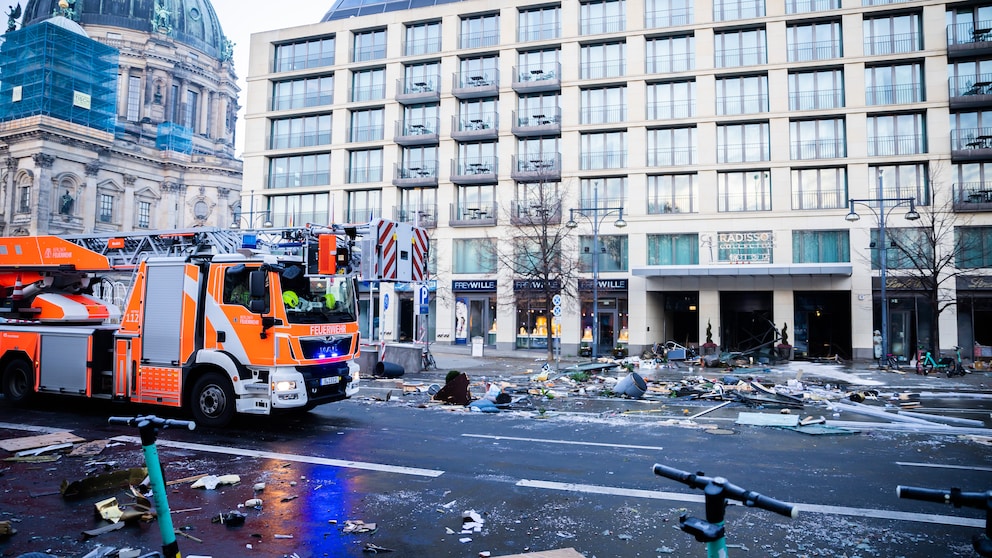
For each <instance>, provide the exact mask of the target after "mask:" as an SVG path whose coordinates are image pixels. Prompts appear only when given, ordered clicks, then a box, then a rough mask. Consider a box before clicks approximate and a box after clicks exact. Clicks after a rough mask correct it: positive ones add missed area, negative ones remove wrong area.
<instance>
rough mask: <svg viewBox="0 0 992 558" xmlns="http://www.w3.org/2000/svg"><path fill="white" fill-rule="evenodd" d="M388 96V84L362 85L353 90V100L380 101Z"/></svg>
mask: <svg viewBox="0 0 992 558" xmlns="http://www.w3.org/2000/svg"><path fill="white" fill-rule="evenodd" d="M385 98H386V84H385V83H377V84H374V85H361V86H358V87H355V88H353V89H352V90H351V100H352V101H353V102H362V101H379V100H382V99H385Z"/></svg>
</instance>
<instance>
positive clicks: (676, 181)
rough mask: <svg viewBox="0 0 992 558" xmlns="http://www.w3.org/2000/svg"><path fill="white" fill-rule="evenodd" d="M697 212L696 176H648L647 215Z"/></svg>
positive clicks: (697, 188) (697, 191)
mask: <svg viewBox="0 0 992 558" xmlns="http://www.w3.org/2000/svg"><path fill="white" fill-rule="evenodd" d="M698 212H699V177H698V176H697V175H696V174H659V175H655V176H648V214H659V213H698Z"/></svg>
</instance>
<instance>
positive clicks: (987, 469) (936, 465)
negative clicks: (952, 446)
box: [896, 461, 992, 472]
mask: <svg viewBox="0 0 992 558" xmlns="http://www.w3.org/2000/svg"><path fill="white" fill-rule="evenodd" d="M896 465H902V466H903V467H932V468H934V469H961V470H964V471H984V472H992V467H973V466H968V465H941V464H940V463H912V462H909V461H896Z"/></svg>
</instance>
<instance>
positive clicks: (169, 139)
mask: <svg viewBox="0 0 992 558" xmlns="http://www.w3.org/2000/svg"><path fill="white" fill-rule="evenodd" d="M155 148H156V149H159V150H161V151H175V152H177V153H185V154H187V155H189V154H190V153H192V152H193V130H191V129H189V128H187V127H185V126H180V125H179V124H176V123H174V122H163V123H161V124H159V125H158V134H157V135H156V137H155Z"/></svg>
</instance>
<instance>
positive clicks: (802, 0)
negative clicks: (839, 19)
mask: <svg viewBox="0 0 992 558" xmlns="http://www.w3.org/2000/svg"><path fill="white" fill-rule="evenodd" d="M840 2H841V0H785V13H787V14H805V13H809V12H825V11H827V10H839V9H840Z"/></svg>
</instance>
